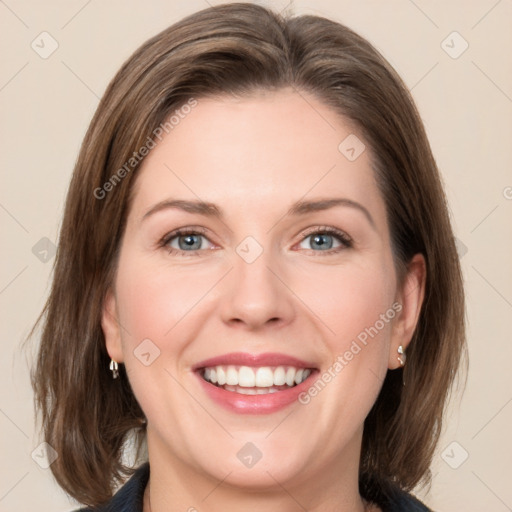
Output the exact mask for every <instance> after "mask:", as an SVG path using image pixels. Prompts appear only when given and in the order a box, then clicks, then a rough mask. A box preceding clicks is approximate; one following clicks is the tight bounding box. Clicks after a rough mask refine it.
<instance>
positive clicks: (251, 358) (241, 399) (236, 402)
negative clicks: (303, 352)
mask: <svg viewBox="0 0 512 512" xmlns="http://www.w3.org/2000/svg"><path fill="white" fill-rule="evenodd" d="M218 365H233V366H295V367H296V368H310V369H312V370H314V371H313V372H312V373H311V375H310V376H309V377H308V378H307V379H306V380H305V381H304V382H301V383H300V384H298V385H296V386H294V387H292V388H289V389H285V390H284V391H278V392H276V393H267V394H266V395H242V394H241V393H236V392H234V391H226V390H225V389H223V388H220V387H218V386H215V385H214V384H211V383H210V382H207V381H206V380H205V379H203V377H202V375H201V371H200V370H201V369H202V368H205V367H212V366H218ZM193 369H194V372H195V374H196V375H197V378H198V379H199V382H200V385H201V387H202V389H203V390H204V391H205V393H206V394H207V395H208V396H209V397H210V398H211V399H212V400H213V401H214V402H216V403H217V404H219V405H220V406H222V407H224V408H225V409H228V410H229V411H232V412H236V413H239V414H269V413H273V412H276V411H279V410H281V409H283V408H285V407H286V406H288V405H290V404H292V403H293V402H295V401H297V398H298V396H299V395H300V394H301V393H302V392H303V391H305V390H306V389H307V388H308V387H309V386H310V382H311V380H310V379H311V378H312V377H314V376H315V374H316V373H317V370H316V369H315V365H314V364H310V363H307V362H305V361H302V360H300V359H297V358H295V357H291V356H287V355H285V354H278V353H265V354H247V353H242V352H234V353H231V354H225V355H222V356H218V357H213V358H211V359H206V360H205V361H202V362H200V363H199V364H197V365H195V366H194V368H193Z"/></svg>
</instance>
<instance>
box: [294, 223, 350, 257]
mask: <svg viewBox="0 0 512 512" xmlns="http://www.w3.org/2000/svg"><path fill="white" fill-rule="evenodd" d="M351 246H352V240H351V239H350V237H349V236H348V235H346V234H345V233H343V232H342V231H339V230H337V229H333V228H321V229H319V228H316V230H315V231H313V232H310V233H309V234H307V235H306V236H305V238H304V240H302V241H301V242H300V244H299V247H300V248H301V249H308V250H313V251H315V252H321V251H331V252H337V251H338V250H340V249H343V248H348V247H351Z"/></svg>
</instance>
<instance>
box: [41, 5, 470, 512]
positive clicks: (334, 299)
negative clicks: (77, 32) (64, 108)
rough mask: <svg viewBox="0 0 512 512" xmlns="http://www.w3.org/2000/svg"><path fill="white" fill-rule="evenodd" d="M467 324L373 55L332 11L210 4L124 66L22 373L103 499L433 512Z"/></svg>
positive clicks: (424, 150) (451, 260)
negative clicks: (34, 356)
mask: <svg viewBox="0 0 512 512" xmlns="http://www.w3.org/2000/svg"><path fill="white" fill-rule="evenodd" d="M191 101H192V102H193V104H194V108H193V109H191V108H189V109H188V111H187V115H186V116H185V115H184V116H181V117H180V120H179V124H176V123H175V124H173V129H172V131H171V130H169V131H168V132H166V133H165V134H164V133H163V132H162V130H160V131H158V130H159V127H161V126H165V124H166V123H169V122H170V121H169V119H170V117H171V116H173V115H174V113H175V112H176V111H178V110H179V109H180V108H182V107H183V106H184V105H187V104H191ZM127 127H129V128H130V129H129V130H128V129H127ZM157 131H158V134H159V136H158V137H157V138H158V140H157V141H155V139H154V138H153V135H154V134H155V133H157ZM148 141H151V142H152V147H151V148H150V150H148V151H147V152H146V154H145V155H144V158H141V159H140V162H139V161H137V162H136V163H135V165H134V167H133V169H130V171H131V172H128V171H127V172H126V173H123V176H122V179H119V180H116V184H115V187H112V190H110V191H108V193H105V192H104V191H103V189H102V188H101V187H102V184H105V183H107V182H109V179H110V177H111V176H113V175H114V173H116V170H118V169H122V168H123V166H124V165H125V164H126V162H129V161H130V158H132V157H133V155H134V154H135V153H137V151H139V149H140V148H142V147H147V142H148ZM130 165H131V164H130ZM98 190H102V194H101V197H98V193H97V191H98ZM463 316H464V300H463V288H462V281H461V274H460V268H459V262H458V257H457V252H456V249H455V244H454V238H453V235H452V230H451V226H450V221H449V216H448V213H447V207H446V202H445V197H444V193H443V190H442V186H441V183H440V179H439V175H438V171H437V168H436V165H435V162H434V159H433V157H432V154H431V151H430V148H429V144H428V141H427V139H426V136H425V133H424V130H423V127H422V124H421V121H420V119H419V116H418V114H417V112H416V109H415V107H414V104H413V102H412V100H411V98H410V96H409V94H408V92H407V89H406V88H405V87H404V85H403V83H402V82H401V80H400V78H399V77H398V76H397V75H396V73H395V72H394V71H393V69H392V68H391V67H390V66H389V64H387V62H386V61H385V60H384V59H383V57H382V56H380V54H379V53H378V52H377V51H376V50H375V49H374V48H373V47H372V46H371V45H370V44H369V43H368V42H367V41H365V40H364V39H362V38H361V37H359V36H358V35H356V34H355V33H354V32H352V31H351V30H349V29H348V28H346V27H344V26H342V25H340V24H338V23H335V22H332V21H329V20H327V19H324V18H319V17H315V16H299V17H291V18H283V17H281V16H279V15H276V14H274V13H273V12H271V11H269V10H267V9H264V8H263V7H259V6H255V5H250V4H229V5H221V6H218V7H213V8H210V9H206V10H204V11H201V12H198V13H196V14H194V15H192V16H190V17H188V18H186V19H184V20H182V21H181V22H179V23H177V24H176V25H173V26H172V27H170V28H169V29H167V30H165V31H164V32H162V33H161V34H159V35H157V36H156V37H154V38H153V39H151V40H150V41H148V42H147V43H145V44H144V45H143V46H142V47H141V48H140V49H139V50H137V51H136V52H135V54H134V55H133V56H132V57H131V58H130V59H129V60H128V61H127V62H126V63H125V64H124V66H123V67H122V69H121V70H120V71H119V73H118V74H117V76H116V77H115V78H114V79H113V81H112V82H111V84H110V85H109V87H108V89H107V91H106V93H105V95H104V97H103V99H102V101H101V103H100V106H99V107H98V110H97V112H96V115H95V116H94V119H93V120H92V122H91V126H90V128H89V130H88V132H87V135H86V137H85V140H84V143H83V146H82V150H81V153H80V156H79V159H78V162H77V164H76V168H75V171H74V175H73V179H72V182H71V186H70V190H69V194H68V199H67V204H66V211H65V215H64V220H63V225H62V231H61V236H60V244H59V249H58V255H57V260H56V266H55V276H54V281H53V287H52V291H51V294H50V297H49V299H48V303H47V305H46V308H45V311H44V314H43V315H42V317H41V321H42V322H44V331H43V335H42V340H41V348H40V352H39V358H38V362H37V366H36V368H35V371H34V378H33V382H34V388H35V392H36V398H37V404H38V406H39V409H40V412H41V416H42V420H43V430H44V434H45V440H46V441H47V442H48V443H49V444H50V445H51V446H52V447H53V448H54V449H55V450H56V451H57V453H58V454H59V457H58V458H57V459H56V460H55V462H54V463H53V464H52V466H51V468H52V471H53V473H54V475H55V477H56V478H57V481H58V482H59V484H60V485H61V486H62V487H63V488H64V489H65V490H66V491H67V492H68V493H69V494H70V495H71V496H73V497H74V498H75V499H77V500H78V501H79V502H80V503H83V504H86V505H88V506H91V507H98V508H94V510H110V511H144V512H148V511H152V512H160V511H164V510H165V511H168V510H172V511H181V510H196V509H197V510H201V511H208V510H211V511H213V510H243V509H257V507H265V508H266V510H268V511H269V512H271V511H280V512H282V511H290V512H291V511H295V510H298V509H299V508H300V509H302V510H309V511H311V512H312V511H320V510H337V511H351V512H353V511H363V510H372V511H402V510H404V511H405V510H407V511H408V510H418V511H419V510H428V509H427V508H426V507H425V506H424V505H423V504H421V503H420V502H419V501H418V500H416V499H415V498H414V497H413V496H412V495H411V494H409V492H410V491H411V490H412V489H413V488H414V487H415V486H416V485H418V484H420V483H426V482H428V479H429V466H430V462H431V460H432V456H433V452H434V449H435V447H436V443H437V440H438V437H439V434H440V429H441V425H442V415H443V410H444V406H445V401H446V397H447V396H448V393H449V390H450V387H451V385H452V383H453V380H454V378H455V376H456V374H457V369H458V366H459V361H460V359H461V356H462V354H463V352H464V347H465V345H464V343H465V336H464V321H463ZM133 435H135V437H136V438H137V439H138V441H139V442H140V443H141V445H140V446H142V443H143V442H144V441H145V442H147V453H146V454H145V455H144V454H143V455H142V457H147V460H146V461H144V462H143V463H142V464H135V466H137V465H138V469H137V468H136V467H130V466H128V465H127V463H126V459H124V458H123V454H124V453H125V451H126V450H125V449H126V447H127V446H128V441H129V440H130V439H131V436H133ZM139 455H140V453H139ZM135 469H137V471H136V472H135V474H134V475H133V476H132V478H131V479H130V480H129V482H128V483H126V484H125V485H124V486H123V487H122V489H121V490H119V491H118V492H117V493H116V494H115V495H114V493H115V490H116V487H117V485H118V484H120V483H122V482H123V481H124V480H125V478H126V477H127V476H128V475H130V474H131V473H133V471H134V470H135ZM219 482H220V483H219Z"/></svg>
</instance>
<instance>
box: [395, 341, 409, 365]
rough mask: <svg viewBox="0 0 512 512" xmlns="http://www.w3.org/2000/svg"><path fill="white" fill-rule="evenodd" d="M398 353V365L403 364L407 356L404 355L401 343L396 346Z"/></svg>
mask: <svg viewBox="0 0 512 512" xmlns="http://www.w3.org/2000/svg"><path fill="white" fill-rule="evenodd" d="M398 354H399V356H398V357H397V359H398V362H399V363H400V366H404V365H405V361H406V359H407V356H406V355H405V351H404V347H402V345H400V346H399V347H398Z"/></svg>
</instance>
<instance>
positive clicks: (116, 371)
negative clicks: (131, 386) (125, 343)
mask: <svg viewBox="0 0 512 512" xmlns="http://www.w3.org/2000/svg"><path fill="white" fill-rule="evenodd" d="M110 371H111V372H112V378H113V379H117V377H119V365H118V364H117V361H114V360H113V359H111V360H110Z"/></svg>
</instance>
